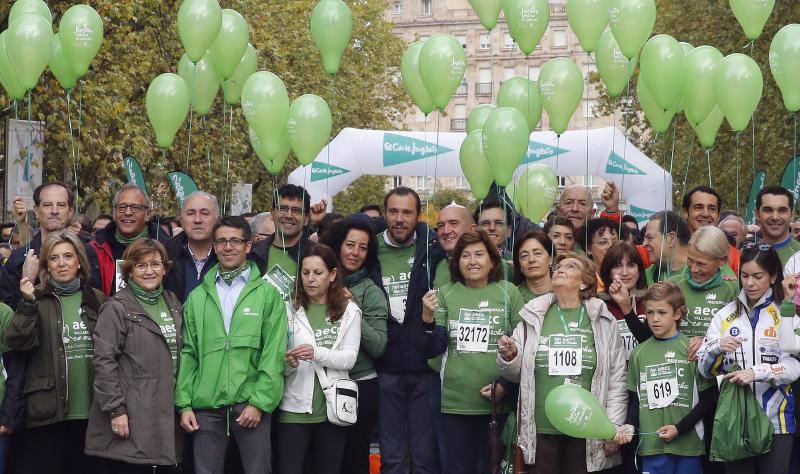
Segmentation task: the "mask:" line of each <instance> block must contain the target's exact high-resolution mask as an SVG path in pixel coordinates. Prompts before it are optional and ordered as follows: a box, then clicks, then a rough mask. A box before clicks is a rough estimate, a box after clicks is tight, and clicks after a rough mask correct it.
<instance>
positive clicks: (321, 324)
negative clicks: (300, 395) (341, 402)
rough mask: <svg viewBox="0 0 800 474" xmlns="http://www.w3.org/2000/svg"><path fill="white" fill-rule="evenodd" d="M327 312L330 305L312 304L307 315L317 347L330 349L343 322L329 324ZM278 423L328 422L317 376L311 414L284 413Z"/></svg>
mask: <svg viewBox="0 0 800 474" xmlns="http://www.w3.org/2000/svg"><path fill="white" fill-rule="evenodd" d="M327 310H328V305H325V304H313V303H312V304H309V305H308V308H307V309H306V315H307V316H308V323H309V324H310V325H311V329H313V330H314V341H315V344H316V346H317V347H325V348H326V349H330V348H331V347H333V343H334V342H336V337H337V336H338V334H339V327H340V326H341V324H340V323H341V320H339V321H337V322H336V323H331V322H329V321H328V317H327V316H326V314H325V312H326V311H327ZM301 363H302V362H301ZM278 421H280V422H281V423H322V422H325V421H328V408H327V405H326V402H325V393H324V392H323V391H322V385H320V383H319V379H317V376H316V374H314V395H313V396H312V398H311V413H291V412H287V411H282V412H281V413H280V418H279V420H278Z"/></svg>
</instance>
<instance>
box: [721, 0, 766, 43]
mask: <svg viewBox="0 0 800 474" xmlns="http://www.w3.org/2000/svg"><path fill="white" fill-rule="evenodd" d="M730 4H731V10H733V16H735V17H736V20H737V21H738V22H739V24H740V25H742V29H743V30H744V34H745V35H747V39H749V40H750V41H755V40H756V39H757V38H758V37H759V36H761V32H762V31H763V30H764V25H765V24H767V20H768V19H769V16H770V15H771V14H772V9H773V8H774V7H775V0H730Z"/></svg>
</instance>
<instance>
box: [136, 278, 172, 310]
mask: <svg viewBox="0 0 800 474" xmlns="http://www.w3.org/2000/svg"><path fill="white" fill-rule="evenodd" d="M128 286H129V287H130V288H131V291H133V294H134V295H136V297H137V298H138V299H139V300H140V301H141V302H142V303H146V304H149V305H154V304H156V303H158V299H159V298H160V297H161V292H162V291H164V287H163V286H162V285H158V288H157V289H155V290H153V291H147V290H145V289H144V288H142V287H141V286H139V285H137V284H136V283H135V282H134V281H133V278H128Z"/></svg>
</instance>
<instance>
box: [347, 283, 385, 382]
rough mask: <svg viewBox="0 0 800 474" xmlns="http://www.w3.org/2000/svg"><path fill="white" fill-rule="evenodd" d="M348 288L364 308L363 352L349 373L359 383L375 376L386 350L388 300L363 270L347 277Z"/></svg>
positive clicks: (359, 353) (362, 309) (362, 311)
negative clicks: (376, 366) (365, 378)
mask: <svg viewBox="0 0 800 474" xmlns="http://www.w3.org/2000/svg"><path fill="white" fill-rule="evenodd" d="M345 284H346V285H347V289H348V290H350V293H351V294H352V295H353V298H355V300H356V303H357V304H358V307H359V308H361V348H360V350H359V351H358V358H357V359H356V363H355V365H354V366H353V368H352V369H350V378H352V379H354V380H358V379H360V378H362V377H366V376H367V375H372V374H374V373H375V359H377V358H379V357H380V356H382V355H383V351H384V350H385V349H386V334H387V329H386V324H387V320H388V318H389V300H387V299H386V293H384V292H383V290H381V289H380V287H378V285H376V284H375V282H374V281H372V279H371V278H370V277H369V275H368V274H367V271H366V269H364V268H362V269H361V270H359V271H357V272H356V273H353V274H352V275H348V276H347V278H345Z"/></svg>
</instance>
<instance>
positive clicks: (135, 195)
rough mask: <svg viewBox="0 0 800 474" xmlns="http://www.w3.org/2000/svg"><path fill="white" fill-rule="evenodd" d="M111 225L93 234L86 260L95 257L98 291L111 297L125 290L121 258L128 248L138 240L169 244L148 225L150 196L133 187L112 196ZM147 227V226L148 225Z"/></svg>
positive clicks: (164, 237)
mask: <svg viewBox="0 0 800 474" xmlns="http://www.w3.org/2000/svg"><path fill="white" fill-rule="evenodd" d="M111 207H112V210H113V212H114V221H113V222H111V223H110V224H108V225H107V226H106V227H105V228H104V229H102V230H98V231H97V232H96V233H95V240H93V241H92V242H91V243H90V246H91V248H92V250H93V251H92V252H87V255H88V256H89V258H90V259H91V258H92V255H96V256H97V257H96V258H97V263H98V265H99V267H100V281H101V284H102V286H101V289H102V290H103V293H105V294H106V296H109V295H113V294H114V293H116V292H117V291H119V290H121V289H122V288H124V287H125V282H124V281H123V279H122V274H121V273H120V270H119V269H120V266H121V265H122V262H123V260H122V254H124V253H125V249H127V248H128V245H130V244H132V243H133V242H135V241H137V240H139V239H145V238H150V239H155V240H158V241H160V242H161V243H162V244H164V243H166V242H167V241H168V240H169V235H166V233H165V232H163V231H162V230H161V229H160V228H159V226H158V224H155V223H149V219H150V210H151V205H150V196H148V195H147V193H146V192H145V191H144V190H143V189H141V188H139V187H138V186H137V185H135V184H133V183H128V184H126V185H125V186H123V187H121V188H120V189H119V191H117V194H116V195H114V205H113V206H111ZM148 223H149V224H148Z"/></svg>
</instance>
